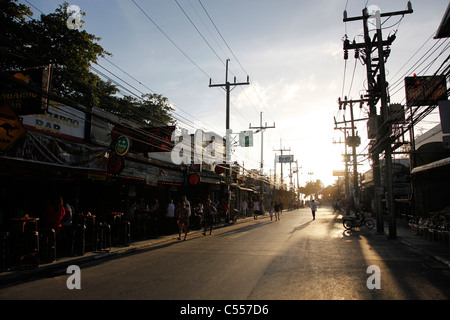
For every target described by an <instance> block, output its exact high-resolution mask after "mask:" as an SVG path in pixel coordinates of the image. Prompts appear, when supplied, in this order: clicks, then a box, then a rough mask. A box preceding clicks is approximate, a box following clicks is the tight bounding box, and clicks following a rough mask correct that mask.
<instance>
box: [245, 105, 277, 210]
mask: <svg viewBox="0 0 450 320" xmlns="http://www.w3.org/2000/svg"><path fill="white" fill-rule="evenodd" d="M262 114H263V113H262V112H261V113H260V115H259V127H252V124H251V123H250V124H249V126H248V128H249V129H258V130H257V131H256V132H257V133H258V132H261V172H260V175H261V190H260V192H261V196H260V198H261V199H260V200H261V201H260V203H261V205H262V204H263V200H264V180H263V167H264V166H263V162H264V160H263V159H264V153H263V147H264V131H265V130H266V129H271V128H275V122H274V123H273V126H268V125H267V122H266V124H265V126H264V127H263V124H262Z"/></svg>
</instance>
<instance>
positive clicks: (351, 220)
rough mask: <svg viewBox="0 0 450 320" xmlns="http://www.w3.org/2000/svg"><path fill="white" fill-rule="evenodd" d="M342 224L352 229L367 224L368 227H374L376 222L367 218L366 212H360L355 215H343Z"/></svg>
mask: <svg viewBox="0 0 450 320" xmlns="http://www.w3.org/2000/svg"><path fill="white" fill-rule="evenodd" d="M342 224H343V225H344V228H345V229H347V230H350V229H352V228H355V227H361V226H366V228H367V229H373V227H374V226H375V223H374V222H373V220H372V219H367V218H366V216H365V214H364V213H362V212H360V213H358V214H356V216H355V217H343V218H342Z"/></svg>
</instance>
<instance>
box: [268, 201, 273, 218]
mask: <svg viewBox="0 0 450 320" xmlns="http://www.w3.org/2000/svg"><path fill="white" fill-rule="evenodd" d="M273 210H274V208H273V200H270V203H269V215H270V221H272V219H273Z"/></svg>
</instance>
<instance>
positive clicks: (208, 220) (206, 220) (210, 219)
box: [202, 199, 217, 236]
mask: <svg viewBox="0 0 450 320" xmlns="http://www.w3.org/2000/svg"><path fill="white" fill-rule="evenodd" d="M215 213H217V210H216V208H214V206H213V205H212V204H211V200H210V199H208V200H206V205H205V207H204V208H203V217H202V218H203V235H204V236H206V228H207V227H208V226H209V234H210V235H211V234H212V230H213V224H214V216H213V215H214V214H215Z"/></svg>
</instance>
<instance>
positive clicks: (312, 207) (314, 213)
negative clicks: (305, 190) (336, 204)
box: [309, 200, 317, 220]
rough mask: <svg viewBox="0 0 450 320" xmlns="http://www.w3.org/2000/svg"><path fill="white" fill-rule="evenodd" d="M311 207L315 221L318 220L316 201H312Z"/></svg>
mask: <svg viewBox="0 0 450 320" xmlns="http://www.w3.org/2000/svg"><path fill="white" fill-rule="evenodd" d="M309 206H310V207H311V212H312V216H313V220H316V210H317V202H314V200H312V201H311V204H310V205H309Z"/></svg>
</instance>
